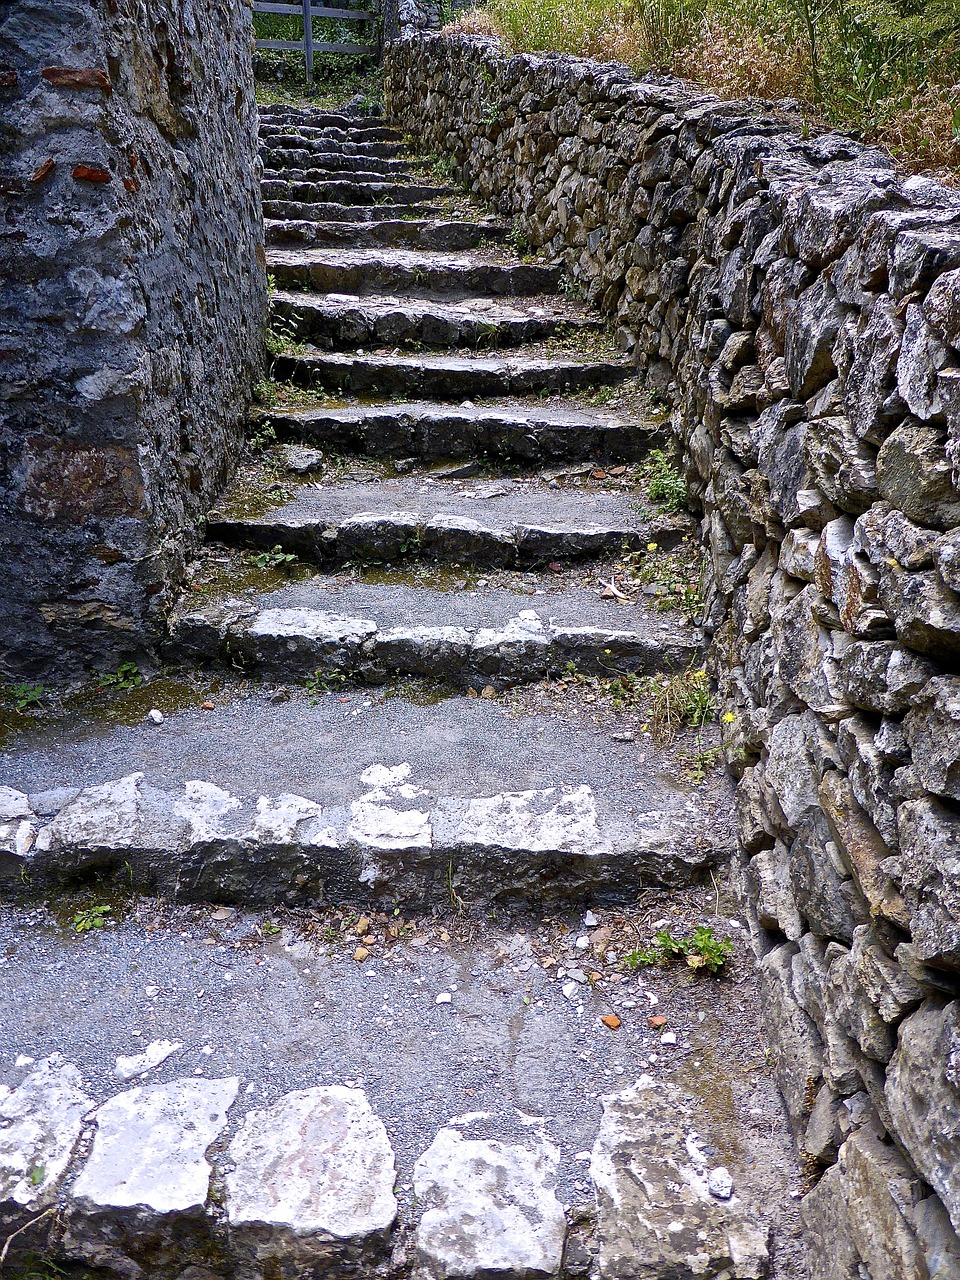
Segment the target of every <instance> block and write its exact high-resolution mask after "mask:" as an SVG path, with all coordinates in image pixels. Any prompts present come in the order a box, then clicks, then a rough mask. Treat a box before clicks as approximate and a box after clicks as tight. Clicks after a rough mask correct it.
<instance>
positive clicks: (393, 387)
mask: <svg viewBox="0 0 960 1280" xmlns="http://www.w3.org/2000/svg"><path fill="white" fill-rule="evenodd" d="M273 373H274V377H276V378H277V379H278V381H281V382H290V383H293V384H294V385H296V386H300V387H323V388H326V389H328V390H333V391H342V392H346V393H349V394H352V395H374V396H412V397H417V398H429V399H432V400H457V401H460V400H465V399H471V398H474V397H481V396H531V395H541V394H545V393H549V392H556V391H583V390H587V389H589V388H591V387H604V386H611V385H614V384H616V383H618V382H623V381H624V380H625V379H626V378H629V377H631V376H632V374H633V373H634V366H633V365H631V364H630V363H629V362H628V361H626V360H576V359H567V360H564V359H547V358H535V357H530V356H453V355H431V354H429V353H424V354H417V355H406V356H405V355H388V356H381V355H369V356H368V355H362V356H358V355H345V354H343V353H340V352H335V351H331V352H324V353H321V352H317V353H316V354H314V353H309V352H308V353H305V354H303V355H297V356H291V355H280V356H276V357H275V358H274V361H273Z"/></svg>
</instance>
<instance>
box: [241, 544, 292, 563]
mask: <svg viewBox="0 0 960 1280" xmlns="http://www.w3.org/2000/svg"><path fill="white" fill-rule="evenodd" d="M247 561H248V563H249V564H252V565H253V567H254V568H255V569H288V568H292V566H293V565H295V564H297V563H298V561H297V557H296V556H295V555H294V554H293V553H292V552H290V551H284V549H283V547H281V546H280V544H279V543H277V545H276V546H275V547H271V548H270V550H269V551H257V552H255V553H250V554H248V556H247Z"/></svg>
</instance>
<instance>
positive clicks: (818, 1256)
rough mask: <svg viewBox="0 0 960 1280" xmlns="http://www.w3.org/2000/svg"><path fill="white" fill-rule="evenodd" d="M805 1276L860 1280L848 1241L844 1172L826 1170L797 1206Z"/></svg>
mask: <svg viewBox="0 0 960 1280" xmlns="http://www.w3.org/2000/svg"><path fill="white" fill-rule="evenodd" d="M800 1221H801V1222H802V1224H803V1229H804V1237H805V1240H804V1243H805V1245H806V1253H807V1274H808V1275H809V1276H810V1277H814V1276H815V1277H816V1280H861V1276H862V1274H863V1273H862V1272H861V1271H860V1269H859V1262H860V1258H859V1255H858V1253H857V1251H856V1249H855V1248H854V1245H853V1241H852V1239H851V1237H850V1205H849V1201H848V1200H847V1188H846V1184H845V1181H844V1177H843V1171H842V1170H841V1168H840V1166H839V1165H834V1166H833V1167H832V1168H830V1169H828V1170H827V1172H826V1173H825V1174H824V1175H823V1177H822V1178H821V1179H820V1181H819V1182H818V1183H817V1185H816V1186H815V1187H814V1188H813V1190H812V1191H810V1192H809V1193H808V1194H807V1195H806V1196H804V1198H803V1200H802V1201H801V1204H800Z"/></svg>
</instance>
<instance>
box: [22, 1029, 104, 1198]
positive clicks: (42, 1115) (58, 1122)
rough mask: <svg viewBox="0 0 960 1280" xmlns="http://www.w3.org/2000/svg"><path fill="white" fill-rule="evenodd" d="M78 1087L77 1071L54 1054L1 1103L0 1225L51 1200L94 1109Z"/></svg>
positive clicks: (80, 1084)
mask: <svg viewBox="0 0 960 1280" xmlns="http://www.w3.org/2000/svg"><path fill="white" fill-rule="evenodd" d="M17 1062H18V1065H24V1066H29V1065H31V1064H32V1062H33V1059H32V1058H27V1059H25V1060H24V1059H23V1058H18V1059H17ZM82 1083H83V1082H82V1080H81V1078H80V1072H79V1071H78V1070H77V1068H76V1067H74V1066H72V1065H71V1064H69V1063H67V1064H64V1063H63V1060H62V1059H61V1058H60V1056H59V1054H54V1055H53V1056H52V1057H50V1058H46V1059H45V1060H44V1061H43V1062H41V1063H40V1064H39V1066H38V1067H37V1069H36V1071H32V1072H31V1073H30V1074H29V1075H28V1076H27V1078H26V1079H25V1080H24V1081H23V1083H22V1084H21V1085H20V1086H19V1088H16V1089H13V1090H12V1091H11V1092H9V1093H8V1094H7V1095H6V1096H5V1097H4V1098H2V1099H0V1223H8V1222H12V1220H13V1219H14V1218H16V1217H17V1216H19V1214H18V1207H19V1208H23V1209H26V1210H29V1211H31V1212H32V1211H34V1210H36V1209H38V1208H43V1206H44V1205H45V1204H46V1203H47V1201H48V1200H49V1199H50V1198H51V1193H52V1192H53V1191H54V1190H55V1189H56V1185H57V1183H58V1182H59V1180H60V1178H61V1177H62V1176H63V1173H64V1171H65V1169H66V1167H67V1164H68V1163H69V1160H70V1156H71V1155H72V1154H73V1150H74V1147H75V1146H76V1145H77V1140H78V1139H79V1137H80V1133H81V1130H82V1128H83V1116H84V1114H85V1113H86V1112H87V1111H89V1110H90V1108H91V1107H92V1106H93V1101H92V1099H91V1098H89V1097H87V1095H86V1094H85V1093H84V1091H83V1087H82Z"/></svg>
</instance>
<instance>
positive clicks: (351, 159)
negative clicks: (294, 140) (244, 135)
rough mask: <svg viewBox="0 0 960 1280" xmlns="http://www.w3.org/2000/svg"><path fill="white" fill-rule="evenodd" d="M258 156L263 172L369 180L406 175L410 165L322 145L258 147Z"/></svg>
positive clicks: (408, 172) (365, 153) (407, 175)
mask: <svg viewBox="0 0 960 1280" xmlns="http://www.w3.org/2000/svg"><path fill="white" fill-rule="evenodd" d="M260 158H261V159H262V161H263V164H264V172H265V173H266V172H275V171H276V172H282V173H286V172H290V171H297V172H300V173H303V172H306V173H310V174H314V173H330V174H348V173H355V174H357V175H358V176H359V175H361V174H362V175H364V176H367V175H369V179H370V180H371V181H376V180H377V176H378V175H380V176H379V181H381V182H383V181H386V179H387V178H388V177H390V178H392V177H394V176H398V177H403V178H409V176H410V166H409V164H408V162H407V161H406V160H398V159H395V158H394V159H387V158H384V157H382V156H375V155H371V154H370V153H369V152H362V153H361V154H359V155H351V154H348V153H346V152H344V151H340V150H325V149H323V148H322V146H321V145H319V144H318V145H317V146H316V147H309V148H308V147H300V148H294V147H273V146H271V147H261V148H260Z"/></svg>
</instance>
